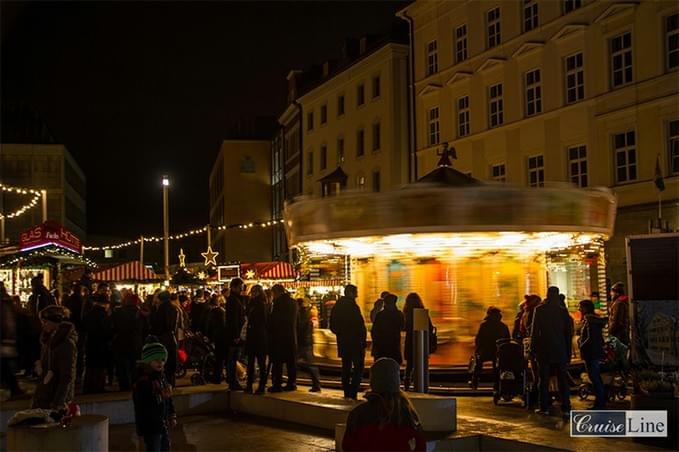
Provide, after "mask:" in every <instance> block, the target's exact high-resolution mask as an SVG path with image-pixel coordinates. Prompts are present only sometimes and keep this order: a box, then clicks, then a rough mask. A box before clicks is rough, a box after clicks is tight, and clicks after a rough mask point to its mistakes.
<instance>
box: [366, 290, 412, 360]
mask: <svg viewBox="0 0 679 452" xmlns="http://www.w3.org/2000/svg"><path fill="white" fill-rule="evenodd" d="M396 301H398V297H397V296H396V295H394V294H390V293H387V294H386V295H385V297H384V309H382V310H381V311H380V312H378V313H377V315H376V316H375V320H373V326H372V330H370V335H371V337H372V342H373V349H372V354H373V357H374V358H375V360H376V361H377V360H378V359H380V358H391V359H393V360H394V361H396V362H397V363H398V364H399V365H401V363H402V362H403V356H402V355H401V331H402V330H403V328H404V327H405V317H404V316H403V313H402V312H401V311H399V310H398V308H397V307H396ZM376 304H377V303H376Z"/></svg>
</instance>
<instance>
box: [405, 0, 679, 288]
mask: <svg viewBox="0 0 679 452" xmlns="http://www.w3.org/2000/svg"><path fill="white" fill-rule="evenodd" d="M566 3H567V2H564V1H553V0H538V1H535V2H531V3H528V5H532V4H536V5H537V11H538V14H537V17H538V26H537V27H535V28H534V29H532V30H529V31H524V26H525V25H524V21H523V18H524V17H525V16H524V11H523V8H524V4H525V3H524V2H516V1H511V0H499V1H484V2H476V1H462V2H436V1H417V2H415V3H413V4H412V5H410V6H409V7H407V8H406V9H405V10H404V11H403V12H402V13H401V14H403V13H405V14H407V15H409V16H412V17H413V19H414V43H415V44H414V62H415V91H416V118H417V120H416V126H415V129H416V141H417V156H418V176H420V177H421V176H422V175H424V174H426V173H427V172H428V171H430V170H431V169H433V168H434V166H435V164H436V161H437V156H436V150H437V149H439V148H440V145H441V144H442V143H444V142H447V143H449V144H450V145H452V146H454V147H455V148H456V150H457V155H458V160H457V161H456V162H455V166H456V168H457V169H459V170H460V171H463V172H467V173H471V174H472V175H473V176H474V177H476V178H479V179H485V180H489V179H492V178H493V166H494V165H505V178H506V182H507V183H513V184H518V185H529V182H530V171H529V165H530V163H531V162H535V160H531V159H530V158H531V157H534V156H538V155H541V156H542V157H543V163H544V182H545V184H550V183H552V184H553V183H559V182H561V183H572V182H573V181H578V182H580V183H582V185H583V186H587V187H594V186H604V187H610V188H612V189H613V190H614V191H615V193H616V194H617V197H618V203H619V204H618V205H619V215H618V221H617V223H616V232H615V235H614V237H613V238H612V240H611V241H610V242H609V243H608V256H609V274H610V276H611V278H612V279H624V276H625V262H624V235H629V234H639V233H645V232H647V231H648V220H649V219H651V218H654V217H655V216H657V201H658V192H657V190H656V189H655V186H654V184H653V180H654V177H655V173H656V160H657V158H658V155H659V158H660V164H661V168H662V172H663V174H664V175H665V184H666V186H667V189H666V191H665V192H664V193H663V194H662V196H663V201H664V202H665V203H666V207H665V208H664V210H665V212H666V213H665V214H664V215H663V217H664V218H665V219H669V220H670V223H673V226H674V227H675V228H676V227H677V225H678V223H679V222H678V221H677V206H678V205H679V156H676V154H677V153H679V144H677V145H675V147H674V153H675V157H674V160H672V148H671V145H670V142H671V137H670V123H671V122H672V121H679V97H678V94H679V72H678V71H677V67H676V66H675V67H673V68H671V67H669V64H668V63H669V55H668V35H667V32H668V29H667V25H668V24H667V22H666V20H667V18H668V17H670V16H672V15H674V14H677V13H678V11H679V5H678V4H677V3H676V2H673V1H662V0H659V1H650V0H644V1H641V2H639V3H638V4H637V3H630V2H615V1H611V2H608V1H606V2H598V1H588V0H583V1H582V2H581V3H582V5H581V6H580V7H579V8H577V9H575V10H573V11H570V12H566V11H565V5H566ZM495 7H499V8H500V25H501V26H500V30H501V44H499V45H497V46H495V47H492V48H488V45H489V43H488V38H489V30H488V27H487V26H488V24H487V13H488V11H490V10H491V9H493V8H495ZM462 25H466V32H467V58H466V59H464V60H463V61H456V60H455V57H456V50H457V47H456V37H455V33H456V30H457V29H458V27H460V26H462ZM626 32H629V33H630V34H631V40H630V44H631V46H630V47H631V80H629V81H627V82H626V83H622V84H620V85H619V86H616V84H615V83H614V74H613V72H614V71H613V70H612V68H614V67H615V66H616V61H617V60H616V61H614V60H613V55H612V54H611V52H612V50H613V49H614V47H615V44H616V41H615V38H616V37H617V36H620V35H621V34H623V33H626ZM433 40H436V44H437V45H436V49H437V52H436V53H437V60H438V61H437V62H438V65H437V66H438V67H436V68H434V69H435V70H433V71H431V72H432V73H431V74H430V75H427V72H428V69H430V67H431V66H432V65H430V63H431V58H430V54H431V52H428V50H430V49H431V47H428V44H429V43H430V42H431V41H433ZM577 53H581V54H582V72H583V81H584V90H583V91H584V93H583V94H584V96H583V97H582V98H577V96H575V97H573V94H574V93H576V91H577V90H573V89H571V90H570V94H571V96H572V97H570V98H569V96H568V94H569V91H568V87H567V82H568V77H567V75H568V74H567V64H568V61H569V60H568V58H569V57H570V56H573V55H574V54H577ZM622 58H623V60H622V61H623V62H624V61H625V60H624V58H625V57H622ZM571 61H573V60H571ZM623 66H625V64H623ZM535 69H538V70H539V71H540V90H541V109H540V110H541V111H536V112H534V114H530V111H529V105H528V100H527V96H528V93H527V88H528V87H527V83H528V80H527V73H528V72H530V71H533V70H535ZM497 83H501V84H502V88H503V89H502V101H503V120H502V122H501V123H500V124H497V125H495V126H492V125H491V117H490V109H491V105H490V102H489V101H490V99H489V97H490V94H491V93H490V87H491V86H493V85H495V84H497ZM463 96H468V98H469V113H470V129H469V133H468V134H467V135H464V130H463V131H462V132H463V134H462V135H461V134H460V127H459V126H460V118H459V113H460V110H459V107H460V105H459V103H458V99H460V98H461V97H463ZM533 105H534V104H533ZM433 108H438V109H439V121H438V127H439V140H438V142H430V140H429V135H430V134H429V131H430V130H429V128H430V126H433V124H430V123H429V121H428V119H429V118H428V113H429V112H430V111H431V109H433ZM675 126H676V127H677V128H679V123H675ZM627 132H633V133H634V137H633V138H634V143H633V144H632V145H630V146H629V149H630V152H629V153H626V154H624V155H627V156H629V155H632V154H633V155H634V162H635V165H623V169H625V170H626V178H627V179H629V180H622V178H621V177H620V176H619V173H618V168H617V166H618V165H617V159H616V155H617V153H616V135H618V134H622V133H627ZM626 137H627V135H626ZM677 140H679V138H677ZM577 146H585V147H586V151H585V152H584V153H583V155H584V156H585V158H584V160H585V161H586V163H585V166H586V169H585V172H586V175H587V181H586V184H584V183H583V182H584V179H583V178H577V177H573V176H574V174H572V165H571V164H573V163H576V162H574V161H570V160H569V148H571V147H577ZM619 153H620V154H623V153H622V152H619ZM632 166H635V169H636V171H635V173H636V174H634V175H633V176H630V173H629V169H630V168H631V167H632ZM578 167H580V162H578ZM583 168H584V166H583ZM498 170H499V168H496V171H498ZM654 206H656V207H654ZM668 215H669V217H668Z"/></svg>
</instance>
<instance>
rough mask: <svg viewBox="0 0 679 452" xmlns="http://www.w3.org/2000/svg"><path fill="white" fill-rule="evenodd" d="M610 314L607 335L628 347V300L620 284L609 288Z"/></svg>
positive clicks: (622, 285)
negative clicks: (610, 299)
mask: <svg viewBox="0 0 679 452" xmlns="http://www.w3.org/2000/svg"><path fill="white" fill-rule="evenodd" d="M611 298H612V300H613V301H612V302H611V313H610V318H609V323H608V334H610V335H611V336H615V337H616V338H618V339H620V342H622V343H623V344H625V345H627V346H629V342H630V341H629V299H628V298H627V295H625V286H624V284H623V283H621V282H617V283H615V284H613V287H611Z"/></svg>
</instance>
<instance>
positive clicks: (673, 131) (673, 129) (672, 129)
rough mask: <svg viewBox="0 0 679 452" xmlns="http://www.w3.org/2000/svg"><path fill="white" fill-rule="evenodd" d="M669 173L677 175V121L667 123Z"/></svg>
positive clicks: (678, 170) (678, 154) (678, 133)
mask: <svg viewBox="0 0 679 452" xmlns="http://www.w3.org/2000/svg"><path fill="white" fill-rule="evenodd" d="M668 147H669V151H670V172H671V173H672V174H679V120H677V119H675V120H674V121H670V123H669V143H668Z"/></svg>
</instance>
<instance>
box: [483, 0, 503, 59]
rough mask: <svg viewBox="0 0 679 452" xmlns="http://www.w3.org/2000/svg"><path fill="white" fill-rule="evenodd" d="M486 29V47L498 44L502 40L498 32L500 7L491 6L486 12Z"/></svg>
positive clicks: (490, 47)
mask: <svg viewBox="0 0 679 452" xmlns="http://www.w3.org/2000/svg"><path fill="white" fill-rule="evenodd" d="M486 30H487V33H488V36H487V37H488V40H487V44H488V46H487V47H488V48H489V49H492V48H493V47H496V46H499V45H500V43H501V42H502V35H501V34H500V7H499V6H498V7H497V8H493V9H491V10H490V11H488V12H487V13H486Z"/></svg>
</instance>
